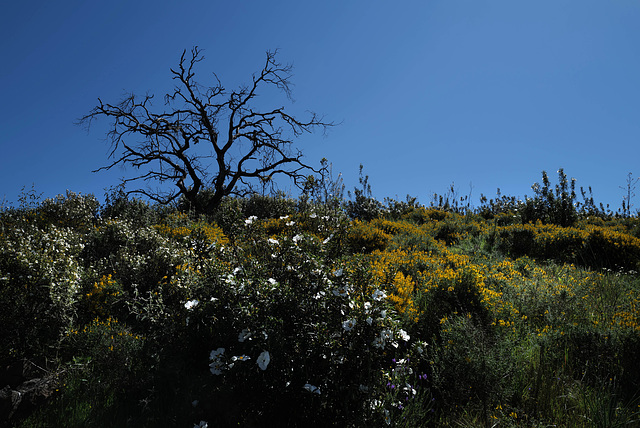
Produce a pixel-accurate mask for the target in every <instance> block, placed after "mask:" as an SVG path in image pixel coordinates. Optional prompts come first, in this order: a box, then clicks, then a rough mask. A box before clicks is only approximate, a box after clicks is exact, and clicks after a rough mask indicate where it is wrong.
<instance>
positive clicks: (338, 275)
mask: <svg viewBox="0 0 640 428" xmlns="http://www.w3.org/2000/svg"><path fill="white" fill-rule="evenodd" d="M343 272H344V270H343V269H337V270H335V271H333V275H334V276H336V277H338V278H339V277H341V276H342V273H343Z"/></svg>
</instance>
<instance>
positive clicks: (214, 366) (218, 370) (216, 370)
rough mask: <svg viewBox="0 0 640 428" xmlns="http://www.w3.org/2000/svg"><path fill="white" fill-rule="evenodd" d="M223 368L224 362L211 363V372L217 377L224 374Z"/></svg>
mask: <svg viewBox="0 0 640 428" xmlns="http://www.w3.org/2000/svg"><path fill="white" fill-rule="evenodd" d="M223 368H224V364H223V363H222V361H213V362H211V364H209V370H211V373H213V374H214V375H216V376H218V375H220V374H222V369H223Z"/></svg>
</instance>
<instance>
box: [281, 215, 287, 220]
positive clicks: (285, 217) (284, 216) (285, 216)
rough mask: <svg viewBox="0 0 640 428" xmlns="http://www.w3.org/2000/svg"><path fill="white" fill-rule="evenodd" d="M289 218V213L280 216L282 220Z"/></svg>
mask: <svg viewBox="0 0 640 428" xmlns="http://www.w3.org/2000/svg"><path fill="white" fill-rule="evenodd" d="M288 218H289V216H288V215H283V216H282V217H280V220H286V219H288Z"/></svg>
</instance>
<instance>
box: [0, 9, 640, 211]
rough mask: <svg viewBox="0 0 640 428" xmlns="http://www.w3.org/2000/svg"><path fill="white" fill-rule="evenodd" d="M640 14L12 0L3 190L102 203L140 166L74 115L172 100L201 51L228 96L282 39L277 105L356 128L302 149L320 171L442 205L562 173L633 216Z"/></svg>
mask: <svg viewBox="0 0 640 428" xmlns="http://www.w3.org/2000/svg"><path fill="white" fill-rule="evenodd" d="M638 23H640V2H638V1H637V0H615V1H608V2H605V1H591V0H548V1H547V0H542V1H513V0H494V1H478V0H441V1H428V0H420V1H417V0H416V1H396V2H390V1H376V0H368V1H347V0H340V1H338V0H325V1H322V2H306V1H300V0H296V1H294V0H291V1H290V0H286V1H278V0H274V1H269V2H265V1H242V0H237V1H224V2H222V1H213V0H207V1H189V0H185V1H183V2H176V1H161V0H156V1H153V2H152V1H146V0H137V1H118V0H113V1H109V2H98V1H93V2H84V1H60V2H50V1H24V2H11V3H10V4H7V5H5V6H4V8H3V13H2V14H1V16H0V58H2V63H3V66H2V67H0V85H1V87H0V89H1V93H2V103H0V147H1V148H2V153H3V154H2V156H1V157H0V180H1V181H0V182H1V183H2V186H1V187H0V200H2V198H4V199H5V201H6V202H8V203H14V204H15V203H16V201H17V199H18V196H19V194H20V191H21V189H22V187H23V186H26V187H27V188H31V186H32V185H34V186H35V189H36V191H37V192H38V193H42V194H43V197H51V196H55V195H57V194H60V193H64V192H65V191H66V190H67V189H69V190H71V191H75V192H81V193H93V194H95V195H96V196H98V197H99V198H100V199H102V197H103V195H104V189H105V188H107V187H109V186H111V185H113V184H117V183H118V181H119V180H120V178H122V177H125V176H127V171H126V170H112V171H109V172H100V173H92V172H91V171H92V170H94V169H96V168H99V167H100V166H102V165H104V164H105V163H106V162H107V154H108V148H109V147H108V145H107V144H106V143H105V142H104V141H103V140H104V137H105V130H106V125H107V123H106V122H101V123H98V125H97V126H94V127H93V128H92V129H91V132H89V133H87V131H86V130H85V129H83V128H82V127H79V126H77V125H75V124H74V122H75V121H76V119H78V118H79V117H80V116H82V115H84V114H86V113H88V112H89V110H90V109H91V108H92V107H94V106H95V105H96V102H97V99H98V97H100V98H101V99H102V100H103V101H105V102H116V101H118V100H120V98H121V97H122V95H123V94H124V93H126V92H133V93H136V94H145V93H147V92H149V93H155V94H157V95H158V96H160V95H162V94H163V93H164V92H165V91H167V90H169V89H170V88H171V87H172V81H171V75H170V72H169V68H170V67H173V66H175V65H176V64H177V62H178V59H179V57H180V54H181V53H182V50H183V49H185V48H186V49H190V48H191V47H192V46H194V45H198V46H200V47H201V48H202V49H203V50H204V54H205V56H206V60H205V61H204V62H202V63H201V64H200V67H199V68H198V69H197V72H198V76H199V81H200V82H201V83H203V84H207V83H208V82H210V80H209V78H210V76H211V75H210V73H211V72H215V73H216V74H217V75H218V77H219V78H220V80H221V81H222V82H223V84H224V86H225V87H227V88H228V89H233V88H235V87H236V86H238V85H240V84H242V83H246V82H249V81H250V79H251V74H252V73H253V72H256V71H258V70H259V69H260V67H261V66H262V64H263V61H264V57H265V51H267V50H272V49H279V54H278V58H279V59H280V60H281V61H282V62H284V63H292V64H293V65H294V77H293V83H294V84H295V86H294V87H293V97H294V99H295V103H294V104H292V105H287V104H285V103H284V101H283V99H281V98H278V99H274V100H273V102H274V104H275V105H278V106H279V105H286V107H287V109H289V111H291V112H293V113H296V114H297V113H300V114H303V113H304V112H305V111H306V110H313V111H315V112H318V113H320V114H324V115H325V117H326V118H327V119H328V120H333V121H336V122H341V125H340V126H337V127H335V128H333V129H332V130H330V132H329V134H328V135H327V136H326V137H323V136H322V135H321V134H317V135H307V136H304V137H303V138H301V139H299V140H298V141H297V143H296V147H298V148H299V149H301V150H302V151H303V152H304V153H305V156H306V161H307V162H309V163H312V164H314V165H317V164H318V162H319V160H320V159H321V158H322V157H326V158H327V159H328V160H329V161H330V162H331V163H332V165H333V170H334V172H335V173H338V172H341V173H342V174H343V178H344V181H345V184H346V185H347V188H348V189H352V188H353V187H354V186H356V185H357V182H358V167H359V165H360V164H363V165H364V168H365V173H366V174H368V175H369V176H370V183H371V185H372V190H373V193H374V196H376V197H377V198H379V199H382V198H384V197H394V198H396V197H397V198H400V199H404V197H405V196H406V195H407V194H409V195H411V196H415V197H418V200H419V201H420V202H422V203H427V202H428V201H429V199H430V195H431V194H432V193H434V192H437V193H444V192H446V190H447V189H448V188H449V186H450V185H451V184H452V183H454V184H455V187H456V188H457V189H458V191H459V193H460V194H468V193H469V192H470V189H472V190H471V192H472V197H473V199H474V201H475V203H476V204H477V198H478V197H479V196H480V194H481V193H484V194H485V195H487V196H489V197H493V196H495V193H496V189H497V188H500V189H501V191H502V193H503V194H507V195H514V196H524V195H525V194H527V195H531V194H532V191H531V185H532V184H533V183H534V182H536V181H540V178H541V174H540V173H541V171H542V170H546V171H548V172H549V175H550V176H551V178H552V181H553V182H555V180H556V170H557V169H558V168H560V167H562V168H564V169H565V172H566V173H567V174H568V176H569V177H575V178H576V179H577V184H578V186H585V187H587V186H592V188H593V192H594V196H595V199H596V201H597V202H604V203H609V204H611V206H612V208H614V209H617V208H619V207H620V202H621V200H622V197H623V194H624V193H623V191H622V190H621V189H620V188H619V187H620V186H623V185H624V184H625V180H626V177H627V174H628V173H629V172H632V173H633V174H634V176H636V175H640V170H639V168H638V167H637V166H638V160H639V159H640V157H639V154H640V153H639V152H640V145H639V144H638V142H639V141H640V79H639V78H638V76H640V25H638ZM261 101H264V102H271V99H262V100H261ZM285 101H286V100H285ZM157 106H158V107H159V108H160V107H162V104H161V103H157ZM638 194H639V196H638V198H640V189H639V191H638ZM635 205H636V207H640V201H638V202H636V204H635Z"/></svg>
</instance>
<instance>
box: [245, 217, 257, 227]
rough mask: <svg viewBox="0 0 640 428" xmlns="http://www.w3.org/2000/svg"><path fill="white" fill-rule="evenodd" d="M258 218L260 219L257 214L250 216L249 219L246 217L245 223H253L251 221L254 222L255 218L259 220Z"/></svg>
mask: <svg viewBox="0 0 640 428" xmlns="http://www.w3.org/2000/svg"><path fill="white" fill-rule="evenodd" d="M257 219H258V217H256V216H254V215H252V216H251V217H249V218H248V219H246V220H245V221H244V224H247V225H248V224H251V223H253V222H254V221H255V220H257Z"/></svg>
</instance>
